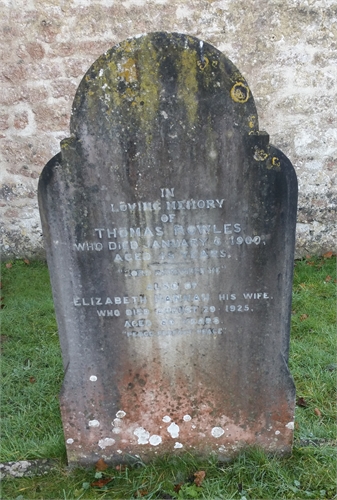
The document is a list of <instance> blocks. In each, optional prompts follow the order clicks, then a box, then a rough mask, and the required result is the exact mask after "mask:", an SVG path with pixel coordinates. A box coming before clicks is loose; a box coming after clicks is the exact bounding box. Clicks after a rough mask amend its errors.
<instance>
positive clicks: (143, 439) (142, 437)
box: [133, 427, 150, 444]
mask: <svg viewBox="0 0 337 500" xmlns="http://www.w3.org/2000/svg"><path fill="white" fill-rule="evenodd" d="M133 433H134V435H135V436H137V438H138V444H147V443H148V442H149V439H150V433H149V432H147V431H146V430H145V429H144V428H143V427H137V429H135V430H134V431H133Z"/></svg>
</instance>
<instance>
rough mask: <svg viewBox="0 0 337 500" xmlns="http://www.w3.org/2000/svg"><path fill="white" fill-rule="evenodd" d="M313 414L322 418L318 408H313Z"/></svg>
mask: <svg viewBox="0 0 337 500" xmlns="http://www.w3.org/2000/svg"><path fill="white" fill-rule="evenodd" d="M314 413H315V415H317V416H318V417H321V416H322V413H321V412H320V411H319V409H318V408H315V409H314Z"/></svg>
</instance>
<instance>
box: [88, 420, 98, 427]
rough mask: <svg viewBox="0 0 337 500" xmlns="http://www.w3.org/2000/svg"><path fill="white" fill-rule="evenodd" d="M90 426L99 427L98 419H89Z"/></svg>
mask: <svg viewBox="0 0 337 500" xmlns="http://www.w3.org/2000/svg"><path fill="white" fill-rule="evenodd" d="M89 427H99V421H98V420H89Z"/></svg>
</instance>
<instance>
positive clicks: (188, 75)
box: [178, 50, 198, 124]
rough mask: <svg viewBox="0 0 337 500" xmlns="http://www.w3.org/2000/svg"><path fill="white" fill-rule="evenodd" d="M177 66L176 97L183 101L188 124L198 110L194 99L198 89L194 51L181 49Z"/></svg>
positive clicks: (192, 120) (192, 121)
mask: <svg viewBox="0 0 337 500" xmlns="http://www.w3.org/2000/svg"><path fill="white" fill-rule="evenodd" d="M178 67H179V76H178V98H179V99H181V100H182V101H183V102H184V104H185V107H186V111H187V116H188V120H189V122H190V124H193V123H194V122H195V120H196V117H197V111H198V102H197V99H196V94H197V91H198V82H197V54H196V52H195V51H194V50H186V51H183V52H182V53H181V58H180V63H179V65H178Z"/></svg>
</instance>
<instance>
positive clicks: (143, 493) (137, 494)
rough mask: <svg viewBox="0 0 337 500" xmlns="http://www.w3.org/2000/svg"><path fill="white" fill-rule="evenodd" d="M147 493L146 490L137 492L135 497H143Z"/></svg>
mask: <svg viewBox="0 0 337 500" xmlns="http://www.w3.org/2000/svg"><path fill="white" fill-rule="evenodd" d="M148 494H149V492H148V490H137V491H136V495H135V496H136V497H145V495H148Z"/></svg>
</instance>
